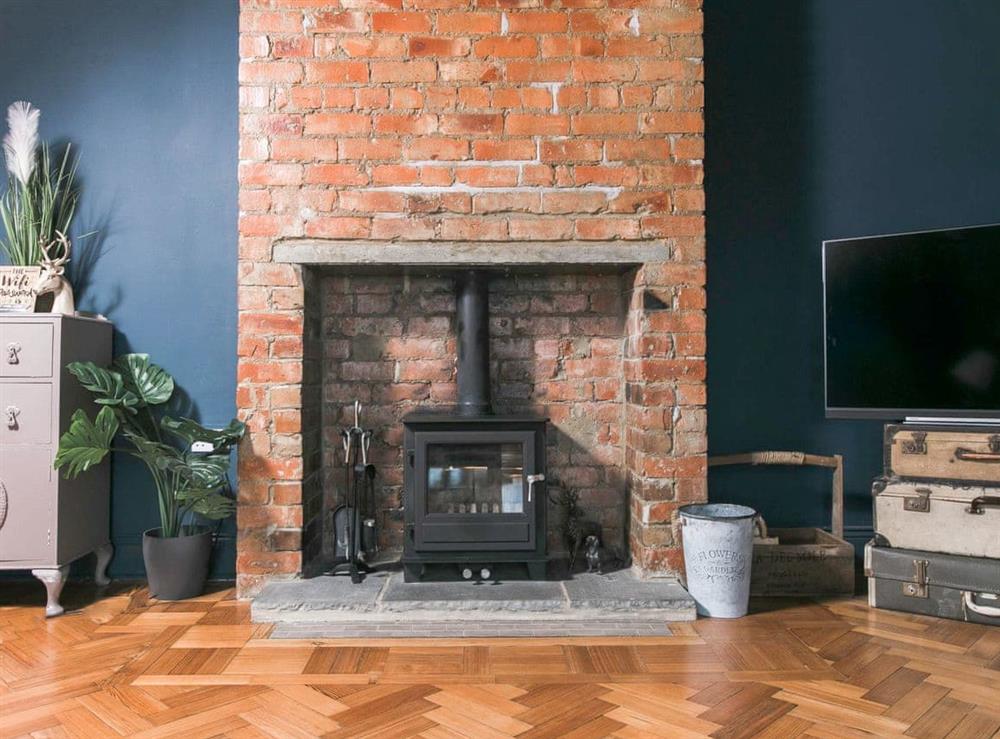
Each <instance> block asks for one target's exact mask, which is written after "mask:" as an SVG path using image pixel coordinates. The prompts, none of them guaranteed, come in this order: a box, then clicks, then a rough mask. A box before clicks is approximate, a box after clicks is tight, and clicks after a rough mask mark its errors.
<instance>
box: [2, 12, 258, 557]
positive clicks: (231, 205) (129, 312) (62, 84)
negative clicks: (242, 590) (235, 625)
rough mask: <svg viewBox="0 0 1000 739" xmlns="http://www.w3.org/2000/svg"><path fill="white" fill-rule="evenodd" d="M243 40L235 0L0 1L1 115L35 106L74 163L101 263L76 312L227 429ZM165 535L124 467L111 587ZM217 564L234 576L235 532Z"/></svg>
mask: <svg viewBox="0 0 1000 739" xmlns="http://www.w3.org/2000/svg"><path fill="white" fill-rule="evenodd" d="M237 28H238V2H237V0H210V1H208V2H206V0H142V1H141V2H137V1H136V0H85V1H84V0H0V106H2V107H3V108H4V109H6V106H7V105H8V104H9V103H11V102H13V101H15V100H21V99H24V100H29V101H31V102H32V103H33V104H34V105H36V106H37V107H39V108H40V109H41V110H42V126H41V127H42V135H43V137H44V138H45V139H46V140H48V141H50V142H51V141H58V140H69V141H71V142H72V143H73V145H74V146H75V147H78V150H79V154H80V181H81V184H82V187H83V198H82V201H81V207H80V211H79V214H78V216H77V218H76V222H75V228H74V229H73V230H74V232H75V233H76V234H82V233H86V232H88V231H92V230H97V231H98V236H97V237H96V239H98V240H99V250H100V256H99V258H98V259H97V261H96V263H94V264H93V265H92V269H89V270H84V271H86V272H88V274H80V273H79V272H80V270H79V269H78V270H77V275H76V279H75V282H76V286H77V291H78V293H79V299H78V305H79V308H80V309H81V310H89V311H97V312H101V313H104V314H105V315H107V316H108V317H109V318H110V319H111V320H112V321H114V323H115V326H116V328H117V333H116V336H115V339H116V341H115V344H116V347H115V349H116V352H121V351H143V352H148V353H149V354H150V355H151V356H152V358H153V360H154V361H155V362H157V363H159V364H161V365H162V366H163V367H165V368H166V369H167V370H168V371H169V372H170V373H171V374H173V376H174V377H175V379H176V381H177V383H178V385H179V386H180V387H182V388H183V390H184V391H185V392H186V393H187V394H188V395H189V396H190V402H191V404H192V406H193V409H194V413H195V415H196V416H200V418H201V419H202V420H203V421H204V422H206V423H208V424H211V425H220V426H221V425H223V424H225V423H226V422H227V421H228V420H229V419H230V418H231V417H232V416H233V415H234V413H235V392H236V391H235V384H236V233H237V225H236V219H237V205H236V191H237V183H236V156H237V65H238V55H237ZM5 127H6V126H5V125H4V128H5ZM78 243H79V245H80V247H81V249H82V247H83V244H84V243H85V242H83V241H79V242H78ZM77 261H78V262H80V261H81V260H77ZM75 266H76V267H79V266H80V265H79V264H77V265H75ZM156 525H158V517H157V512H156V506H155V503H154V498H153V492H152V486H151V482H150V480H149V477H148V476H147V474H146V473H145V470H144V469H143V468H141V467H140V466H138V465H137V464H135V463H133V462H132V461H131V460H127V459H118V460H116V462H115V466H114V491H113V511H112V530H113V538H114V543H115V544H116V546H117V555H116V557H115V560H114V562H113V565H112V572H113V574H117V575H119V576H127V575H141V574H142V572H143V568H142V560H141V554H140V550H139V542H140V537H141V534H142V531H143V529H145V528H149V527H152V526H156ZM227 529H228V531H229V532H231V531H232V525H231V523H230V524H229V525H228V526H227ZM216 560H217V561H216V572H217V573H218V574H222V573H226V572H229V573H231V572H232V570H233V546H232V536H231V533H230V535H229V538H228V541H227V542H225V543H224V544H223V545H222V546H221V551H220V556H219V557H217V558H216Z"/></svg>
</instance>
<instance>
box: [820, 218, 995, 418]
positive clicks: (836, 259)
mask: <svg viewBox="0 0 1000 739" xmlns="http://www.w3.org/2000/svg"><path fill="white" fill-rule="evenodd" d="M823 292H824V314H825V319H826V415H827V417H828V418H876V419H886V420H901V419H904V418H907V417H909V418H928V419H940V418H950V419H992V420H1000V224H997V225H990V226H975V227H969V228H956V229H946V230H940V231H921V232H917V233H904V234H894V235H891V236H871V237H865V238H855V239H837V240H832V241H825V242H823Z"/></svg>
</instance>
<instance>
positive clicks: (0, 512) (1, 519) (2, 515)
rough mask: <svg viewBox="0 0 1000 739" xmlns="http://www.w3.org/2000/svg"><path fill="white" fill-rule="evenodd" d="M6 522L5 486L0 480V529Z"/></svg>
mask: <svg viewBox="0 0 1000 739" xmlns="http://www.w3.org/2000/svg"><path fill="white" fill-rule="evenodd" d="M6 521H7V486H6V485H4V484H3V481H2V480H0V529H2V528H3V525H4V523H6Z"/></svg>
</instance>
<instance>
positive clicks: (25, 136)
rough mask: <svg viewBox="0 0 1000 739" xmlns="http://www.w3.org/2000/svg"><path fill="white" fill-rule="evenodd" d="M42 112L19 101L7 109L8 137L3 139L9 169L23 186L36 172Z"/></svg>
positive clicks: (29, 104)
mask: <svg viewBox="0 0 1000 739" xmlns="http://www.w3.org/2000/svg"><path fill="white" fill-rule="evenodd" d="M41 114H42V111H40V110H39V109H38V108H33V107H32V106H31V103H26V102H24V101H23V100H19V101H18V102H16V103H11V105H10V107H9V108H7V128H8V131H7V135H6V136H4V138H3V151H4V156H5V157H6V158H7V169H8V170H10V173H11V174H12V175H13V176H14V177H15V178H16V179H17V180H18V181H19V182H20V183H21V184H22V185H27V184H28V180H29V179H31V173H32V172H34V171H35V150H36V149H37V148H38V118H39V116H41Z"/></svg>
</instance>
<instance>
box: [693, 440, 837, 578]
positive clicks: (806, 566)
mask: <svg viewBox="0 0 1000 739" xmlns="http://www.w3.org/2000/svg"><path fill="white" fill-rule="evenodd" d="M708 464H709V466H710V467H719V466H722V465H733V464H749V465H755V466H756V465H791V466H813V467H826V468H827V469H829V470H831V472H832V475H831V478H832V490H833V506H832V521H831V527H830V528H831V531H832V533H827V532H826V531H823V529H818V528H814V527H802V528H794V529H771V530H770V531H768V530H767V527H766V525H765V524H764V522H763V519H759V523H758V525H759V527H760V528H761V529H762V534H763V536H761V537H759V538H755V539H754V543H753V565H752V566H751V569H750V594H751V595H767V596H778V595H800V596H801V595H853V594H854V545H852V544H850V543H848V542H846V541H844V460H843V458H842V457H841V456H840V455H835V456H832V457H826V456H821V455H819V454H805V453H804V452H749V453H746V454H729V455H724V456H718V457H710V458H709V460H708Z"/></svg>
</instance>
